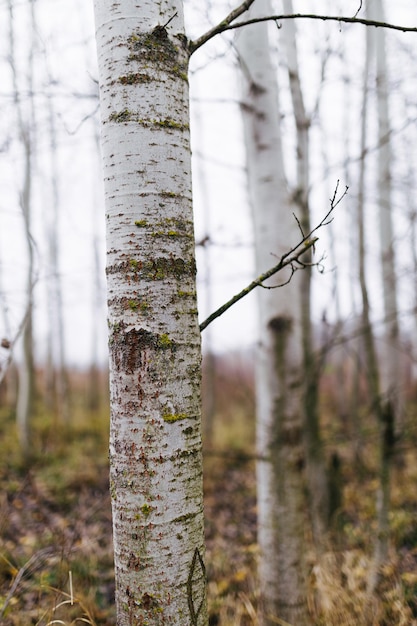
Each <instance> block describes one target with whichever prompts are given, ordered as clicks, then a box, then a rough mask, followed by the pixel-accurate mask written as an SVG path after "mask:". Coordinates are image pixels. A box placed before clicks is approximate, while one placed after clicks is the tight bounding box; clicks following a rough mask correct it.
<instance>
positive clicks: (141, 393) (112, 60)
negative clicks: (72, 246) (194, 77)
mask: <svg viewBox="0 0 417 626" xmlns="http://www.w3.org/2000/svg"><path fill="white" fill-rule="evenodd" d="M95 12H96V29H97V47H98V60H99V76H100V100H101V114H102V152H103V168H104V181H105V201H106V219H107V253H108V256H107V279H108V307H109V334H110V376H111V382H110V386H111V441H110V462H111V494H112V507H113V529H114V549H115V567H116V603H117V623H118V625H119V626H127V625H128V624H129V625H131V624H147V625H152V626H156V625H158V626H162V625H164V626H167V625H168V624H169V625H170V626H171V625H181V626H190V624H191V625H193V626H203V625H205V624H206V623H207V616H206V600H205V570H204V565H203V558H204V544H203V507H202V463H201V436H200V336H199V330H198V322H197V310H196V289H195V261H194V237H193V220H192V205H191V179H190V144H189V126H188V124H189V114H188V82H187V65H188V57H187V52H186V49H185V46H184V45H183V43H184V38H183V37H184V36H183V12H182V3H181V2H180V1H177V0H172V1H166V2H161V3H155V2H153V1H147V2H141V3H140V4H139V5H138V3H137V2H134V1H133V0H125V2H123V3H118V2H116V3H115V2H113V0H96V2H95ZM170 18H173V19H172V21H171V22H170V24H169V25H168V26H167V28H166V29H165V28H162V27H160V28H157V26H158V25H160V26H161V25H164V24H166V23H167V22H168V20H169V19H170Z"/></svg>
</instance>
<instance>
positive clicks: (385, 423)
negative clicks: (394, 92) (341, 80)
mask: <svg viewBox="0 0 417 626" xmlns="http://www.w3.org/2000/svg"><path fill="white" fill-rule="evenodd" d="M367 14H368V16H369V18H370V19H372V18H377V19H383V18H384V10H383V5H382V1H381V0H373V1H372V2H369V3H368V5H367ZM372 35H373V36H374V37H375V61H376V88H377V112H378V139H379V143H380V145H379V150H378V205H379V226H380V245H381V271H382V288H383V302H384V315H385V332H384V346H383V347H384V354H383V355H382V358H381V359H380V361H379V362H380V366H379V382H380V387H379V398H377V400H378V402H377V404H376V406H377V408H378V415H377V417H378V421H379V434H380V451H379V454H380V461H379V486H378V494H377V522H378V526H377V537H376V542H375V553H374V564H373V569H374V571H373V572H372V573H371V578H370V585H369V586H370V589H371V590H373V589H374V587H375V586H376V584H377V582H378V570H379V568H380V567H381V565H382V564H383V563H384V561H386V559H387V558H388V550H389V509H390V476H391V465H392V457H393V453H394V444H395V437H394V429H395V423H396V420H397V419H398V416H399V412H400V397H399V390H400V376H401V374H400V363H399V354H400V352H399V326H398V310H397V281H396V274H395V256H394V247H393V246H394V229H393V224H392V213H391V160H392V159H391V143H390V125H389V108H388V81H387V67H386V54H385V33H384V29H376V30H374V31H372Z"/></svg>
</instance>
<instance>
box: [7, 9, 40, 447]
mask: <svg viewBox="0 0 417 626" xmlns="http://www.w3.org/2000/svg"><path fill="white" fill-rule="evenodd" d="M8 9H9V45H10V57H9V58H10V67H11V71H12V80H13V98H14V103H15V109H16V117H17V127H18V132H19V136H20V142H21V146H22V153H23V154H22V157H23V158H22V160H23V163H24V165H23V176H22V185H21V190H20V207H21V209H22V216H23V224H24V232H25V243H26V250H27V273H26V292H27V304H26V313H25V323H24V328H23V333H22V334H23V355H22V362H21V364H20V366H19V382H18V396H17V405H16V422H17V432H18V438H19V443H20V446H21V449H22V452H23V454H24V456H29V453H30V424H29V419H30V414H31V411H33V408H34V398H35V364H34V355H33V287H34V282H35V271H34V249H33V238H32V233H31V222H32V215H31V214H32V175H33V167H32V166H33V158H34V138H33V134H34V127H35V122H34V110H33V57H34V50H35V31H36V23H35V4H34V0H31V1H30V3H29V14H30V17H29V19H30V33H29V45H28V51H27V61H26V63H27V65H26V72H27V74H26V77H25V79H26V83H27V84H26V85H25V88H26V90H27V93H28V94H29V95H28V102H27V103H26V106H25V103H24V102H23V101H22V97H21V93H20V89H19V82H18V75H17V58H18V51H17V50H16V45H15V34H14V29H15V21H14V6H13V2H12V0H9V1H8Z"/></svg>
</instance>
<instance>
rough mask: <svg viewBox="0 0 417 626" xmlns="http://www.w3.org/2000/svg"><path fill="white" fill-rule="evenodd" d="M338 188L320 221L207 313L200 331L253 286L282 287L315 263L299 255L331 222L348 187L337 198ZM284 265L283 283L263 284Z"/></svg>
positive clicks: (253, 287)
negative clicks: (288, 272) (286, 274)
mask: <svg viewBox="0 0 417 626" xmlns="http://www.w3.org/2000/svg"><path fill="white" fill-rule="evenodd" d="M338 188H339V181H337V184H336V188H335V192H334V194H333V197H332V198H331V199H330V209H329V211H328V212H327V213H326V215H325V216H324V217H323V219H322V220H321V222H320V223H319V224H318V225H317V226H316V227H315V228H313V230H312V231H310V232H309V233H308V234H307V235H305V236H303V238H302V239H301V241H300V242H299V243H297V244H296V245H295V246H294V247H293V248H291V250H289V251H288V252H286V253H285V254H283V255H282V257H281V258H280V260H279V262H278V263H277V264H276V265H274V267H271V268H270V269H269V270H267V271H266V272H264V273H263V274H261V275H260V276H258V278H256V279H255V280H253V281H252V282H251V283H250V284H249V285H248V286H247V287H245V288H244V289H242V291H239V293H237V294H236V295H235V296H233V298H231V299H230V300H228V301H227V302H225V303H224V304H223V305H222V306H221V307H219V308H218V309H217V310H216V311H214V313H212V314H211V315H209V316H208V318H207V319H206V320H204V322H202V323H201V324H200V331H203V330H204V329H205V328H207V326H208V325H209V324H211V322H213V321H214V320H215V319H217V318H218V317H220V316H221V315H223V313H225V312H226V311H227V310H228V309H230V307H232V306H233V305H234V304H236V302H239V300H241V299H242V298H244V297H245V296H247V295H248V293H250V292H251V291H253V290H254V289H255V287H263V288H264V289H276V288H277V287H283V286H284V285H287V284H288V283H289V282H290V280H291V278H292V276H293V275H294V273H295V272H296V271H297V269H303V268H304V267H306V266H307V265H309V266H311V265H317V263H313V264H307V263H303V261H302V260H301V257H302V255H303V254H304V253H305V252H307V250H310V249H311V248H314V245H315V243H316V241H317V240H318V237H313V235H314V233H315V232H317V231H318V230H319V228H322V227H323V226H326V225H327V224H329V223H330V222H331V220H332V219H333V218H332V217H331V214H332V213H333V211H334V210H335V208H336V207H337V205H338V204H339V203H340V202H341V201H342V199H343V198H344V197H345V195H346V194H347V191H348V187H346V188H345V190H344V192H343V194H342V195H341V196H340V197H339V198H337V192H338ZM319 263H320V261H319ZM285 267H289V268H290V269H291V275H290V277H289V279H288V280H286V281H285V282H284V283H281V284H280V285H272V286H268V285H264V284H263V283H264V282H265V281H266V280H267V279H268V278H271V276H274V274H277V273H278V272H280V271H281V270H283V269H284V268H285Z"/></svg>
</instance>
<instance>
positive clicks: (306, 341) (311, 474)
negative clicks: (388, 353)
mask: <svg viewBox="0 0 417 626" xmlns="http://www.w3.org/2000/svg"><path fill="white" fill-rule="evenodd" d="M283 5H284V10H285V12H286V13H288V14H291V13H293V4H292V0H283ZM282 39H283V42H284V46H285V50H286V56H287V67H288V78H289V86H290V93H291V100H292V107H293V113H294V120H295V126H296V154H297V157H296V189H295V191H294V193H293V197H294V202H295V205H296V207H297V209H298V213H299V219H300V223H301V225H302V228H303V232H305V233H308V232H310V230H311V226H310V206H309V187H310V138H309V128H310V118H309V115H308V114H307V111H306V107H305V104H304V97H303V91H302V87H301V78H300V67H299V62H298V52H297V43H296V27H295V22H294V21H292V20H290V21H288V22H287V23H286V24H285V25H284V26H283V29H282ZM311 255H312V251H311V250H310V251H309V252H308V256H307V255H306V259H305V260H306V261H311V258H312V256H311ZM311 272H312V268H311V267H308V266H307V267H306V268H305V269H304V271H303V272H302V274H301V276H300V284H299V289H300V313H299V314H300V316H301V325H302V338H303V359H304V372H303V378H304V440H305V445H306V466H307V483H308V490H309V504H310V511H311V519H312V526H313V533H314V539H315V542H316V545H317V546H319V545H320V544H323V543H324V538H325V535H326V533H327V530H328V523H329V493H328V482H327V475H326V466H325V458H324V452H323V443H322V437H321V432H320V419H319V409H318V393H319V374H320V372H319V363H318V362H317V361H318V359H317V357H316V356H315V351H314V348H315V346H314V340H313V325H312V319H311V318H312V313H311V309H312V304H311V300H312V298H311V296H312V293H311Z"/></svg>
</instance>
